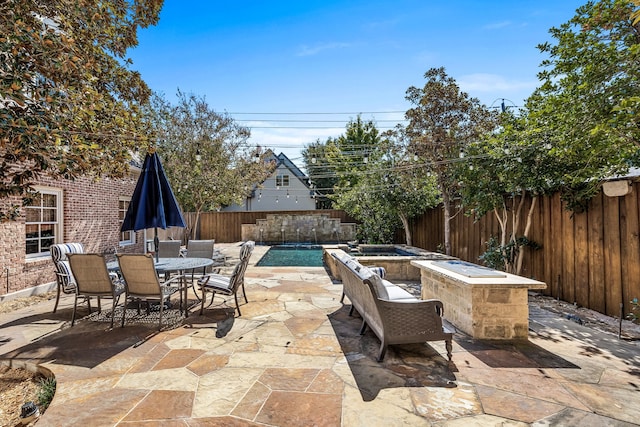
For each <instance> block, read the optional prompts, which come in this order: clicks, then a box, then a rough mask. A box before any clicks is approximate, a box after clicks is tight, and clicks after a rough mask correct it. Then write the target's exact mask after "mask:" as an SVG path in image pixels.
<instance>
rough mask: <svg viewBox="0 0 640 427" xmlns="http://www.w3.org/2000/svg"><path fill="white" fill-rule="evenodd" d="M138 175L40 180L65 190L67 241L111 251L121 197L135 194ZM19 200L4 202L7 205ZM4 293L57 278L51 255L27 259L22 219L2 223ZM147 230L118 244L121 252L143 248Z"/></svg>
mask: <svg viewBox="0 0 640 427" xmlns="http://www.w3.org/2000/svg"><path fill="white" fill-rule="evenodd" d="M136 179H137V178H136V177H134V176H129V177H127V178H124V179H119V180H114V179H109V178H104V179H100V180H97V181H94V180H92V179H91V178H80V179H78V180H76V181H66V180H51V179H42V180H41V181H39V182H38V183H37V185H41V186H45V187H54V188H60V189H62V191H63V196H62V197H63V215H64V231H63V239H62V240H63V242H81V243H82V244H83V245H84V246H85V250H86V251H87V252H99V253H106V252H113V249H114V247H115V246H117V245H118V242H119V240H120V226H119V223H118V201H119V198H120V197H122V196H124V197H131V195H132V194H133V190H134V188H135V185H136ZM11 203H14V204H19V199H6V200H3V201H0V206H2V208H3V209H5V208H6V207H7V206H9V205H10V204H11ZM0 236H1V239H2V240H1V241H0V295H4V294H8V293H12V292H16V291H19V290H23V289H28V288H31V287H33V286H37V285H42V284H46V283H51V282H54V281H55V274H54V268H53V264H52V262H51V258H50V257H44V258H38V259H27V258H26V257H25V246H26V242H25V225H24V217H19V218H18V219H17V220H15V221H8V222H4V223H0ZM142 240H143V234H142V232H139V233H137V235H136V244H135V245H131V246H128V247H124V248H119V249H118V250H119V251H120V252H142V250H143V242H142Z"/></svg>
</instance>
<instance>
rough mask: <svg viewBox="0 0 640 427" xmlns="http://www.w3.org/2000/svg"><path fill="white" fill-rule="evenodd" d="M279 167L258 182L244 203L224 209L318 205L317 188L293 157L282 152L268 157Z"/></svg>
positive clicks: (311, 207)
mask: <svg viewBox="0 0 640 427" xmlns="http://www.w3.org/2000/svg"><path fill="white" fill-rule="evenodd" d="M265 160H266V161H274V162H275V164H276V168H275V170H274V172H273V173H272V174H271V176H270V177H269V178H267V179H266V180H265V181H264V182H262V183H260V184H258V185H256V187H255V189H254V191H252V192H251V195H250V196H249V197H247V198H246V199H245V201H244V204H242V205H232V206H227V207H225V208H223V209H221V210H222V211H223V212H252V211H298V210H315V209H316V192H315V191H314V190H313V189H312V188H311V186H310V185H309V177H307V176H306V175H305V174H304V173H303V172H302V171H301V170H300V168H298V167H297V166H296V165H295V164H294V163H293V162H292V161H291V160H289V158H288V157H287V156H286V155H285V154H284V153H280V154H279V155H277V156H276V155H275V154H273V153H271V157H267V158H266V159H265Z"/></svg>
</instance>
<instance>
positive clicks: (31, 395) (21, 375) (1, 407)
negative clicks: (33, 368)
mask: <svg viewBox="0 0 640 427" xmlns="http://www.w3.org/2000/svg"><path fill="white" fill-rule="evenodd" d="M43 379H44V376H42V375H41V374H38V373H34V372H30V371H27V370H26V369H12V368H9V367H7V366H0V396H2V399H0V425H2V426H18V425H21V423H20V421H21V418H20V413H21V408H22V405H24V404H25V403H27V402H34V403H36V404H37V403H38V402H37V401H38V392H39V390H40V381H41V380H43Z"/></svg>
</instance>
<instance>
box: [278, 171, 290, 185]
mask: <svg viewBox="0 0 640 427" xmlns="http://www.w3.org/2000/svg"><path fill="white" fill-rule="evenodd" d="M290 182H291V178H290V177H289V174H288V173H287V174H284V173H281V174H278V175H276V187H289V183H290Z"/></svg>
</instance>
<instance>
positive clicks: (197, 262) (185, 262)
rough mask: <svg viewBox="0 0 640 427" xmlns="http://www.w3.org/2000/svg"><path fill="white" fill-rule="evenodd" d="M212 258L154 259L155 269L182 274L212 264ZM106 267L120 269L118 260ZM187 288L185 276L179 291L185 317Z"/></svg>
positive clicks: (111, 269)
mask: <svg viewBox="0 0 640 427" xmlns="http://www.w3.org/2000/svg"><path fill="white" fill-rule="evenodd" d="M213 263H214V260H213V259H211V258H183V257H178V258H160V259H159V260H158V261H157V262H155V261H154V264H155V267H156V271H157V272H158V273H160V274H165V275H166V276H167V278H168V276H169V275H171V274H172V273H176V272H177V273H178V274H182V275H184V274H185V272H187V271H191V270H196V269H200V268H206V267H208V266H210V265H213ZM107 268H108V269H109V271H118V270H120V266H119V265H118V261H111V262H109V263H107ZM188 290H189V286H188V285H187V283H186V280H185V277H183V278H182V280H180V292H182V293H183V294H182V298H180V300H181V301H184V303H183V304H184V306H181V307H180V309H181V310H182V309H184V315H185V317H189V306H188V305H189V304H188V301H187V292H188Z"/></svg>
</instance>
